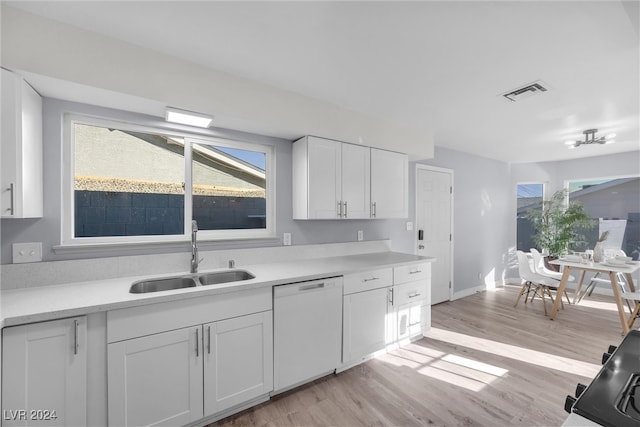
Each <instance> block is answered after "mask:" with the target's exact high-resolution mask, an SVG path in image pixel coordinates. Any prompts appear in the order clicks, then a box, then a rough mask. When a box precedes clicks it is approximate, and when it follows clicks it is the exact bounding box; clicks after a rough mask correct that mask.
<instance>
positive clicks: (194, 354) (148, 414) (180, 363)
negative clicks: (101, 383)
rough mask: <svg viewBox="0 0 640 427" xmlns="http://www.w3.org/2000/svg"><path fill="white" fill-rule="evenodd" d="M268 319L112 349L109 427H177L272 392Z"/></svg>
mask: <svg viewBox="0 0 640 427" xmlns="http://www.w3.org/2000/svg"><path fill="white" fill-rule="evenodd" d="M272 336H273V331H272V315H271V311H267V312H262V313H255V314H251V315H246V316H241V317H237V318H232V319H227V320H221V321H217V322H212V323H208V324H204V325H198V326H194V327H188V328H182V329H178V330H174V331H168V332H163V333H158V334H154V335H150V336H145V337H140V338H134V339H130V340H126V341H121V342H116V343H112V344H109V350H108V351H109V357H108V358H109V362H108V363H109V387H108V388H109V425H111V426H174V425H183V424H187V423H190V422H193V421H196V420H199V419H201V418H203V417H208V416H210V415H214V414H216V413H219V412H222V411H224V410H225V409H229V408H232V407H234V406H236V405H239V404H242V403H244V402H248V401H250V400H252V399H254V398H257V397H259V396H261V395H264V394H266V393H268V392H269V391H271V389H272V387H273V384H272V382H273V356H272V355H273V351H272V346H273V341H272Z"/></svg>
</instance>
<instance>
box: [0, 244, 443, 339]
mask: <svg viewBox="0 0 640 427" xmlns="http://www.w3.org/2000/svg"><path fill="white" fill-rule="evenodd" d="M433 261H435V259H434V258H430V257H421V256H417V255H411V254H404V253H397V252H376V253H369V254H362V255H348V256H339V257H327V258H314V259H307V260H302V261H300V260H297V261H295V262H278V263H269V264H253V265H239V266H236V268H235V269H237V270H247V271H250V272H251V273H252V274H253V275H255V276H256V277H255V279H251V280H245V281H240V282H232V283H225V284H220V285H215V286H197V287H194V288H185V289H176V290H170V291H161V292H151V293H147V294H131V293H129V287H130V286H131V283H133V282H134V281H137V280H142V279H148V278H152V277H153V278H156V277H171V276H176V275H182V274H185V275H187V274H189V273H188V272H187V271H185V272H176V273H166V274H159V275H157V276H149V275H145V276H133V277H121V278H116V279H105V280H95V281H85V282H76V283H69V284H64V285H55V286H42V287H35V288H24V289H12V290H6V291H1V292H0V301H1V304H2V306H1V307H0V327H5V326H12V325H19V324H24V323H33V322H40V321H46V320H53V319H61V318H64V317H71V316H80V315H85V314H90V313H98V312H102V311H107V310H114V309H118V308H125V307H132V306H137V305H146V304H154V303H159V302H164V301H172V300H180V299H186V298H194V297H198V296H201V295H214V294H219V293H227V292H238V291H244V290H250V289H256V288H260V287H265V286H274V285H280V284H284V283H292V282H298V281H303V280H314V279H319V278H322V277H330V276H340V275H344V274H349V273H357V272H361V271H366V270H371V269H375V268H384V267H392V266H399V265H407V264H415V263H418V262H433ZM220 270H222V269H218V270H203V271H200V272H199V274H202V273H207V272H213V271H220Z"/></svg>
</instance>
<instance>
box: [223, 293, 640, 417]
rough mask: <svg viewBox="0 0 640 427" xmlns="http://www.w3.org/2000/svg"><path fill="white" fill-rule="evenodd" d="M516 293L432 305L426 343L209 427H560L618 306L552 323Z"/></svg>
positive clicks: (609, 301) (609, 303) (564, 313)
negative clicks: (571, 396) (567, 402)
mask: <svg viewBox="0 0 640 427" xmlns="http://www.w3.org/2000/svg"><path fill="white" fill-rule="evenodd" d="M519 289H520V287H519V286H509V285H508V286H506V287H505V288H501V289H497V290H495V291H487V292H481V293H477V294H474V295H472V296H469V297H467V298H463V299H459V300H456V301H452V302H446V303H442V304H438V305H436V306H433V307H432V330H431V332H430V333H429V334H428V336H427V337H425V338H423V339H421V340H419V341H416V342H414V343H412V344H409V345H407V346H405V347H403V348H401V349H399V350H396V351H393V352H392V353H389V354H386V355H383V356H380V357H377V358H376V359H373V360H370V361H368V362H366V363H364V364H362V365H359V366H357V367H355V368H352V369H350V370H347V371H345V372H342V373H340V374H338V375H331V376H328V377H324V378H322V379H319V380H316V381H314V382H313V383H311V384H308V385H305V386H302V387H300V388H298V389H295V390H293V391H290V392H288V393H284V394H282V395H279V396H275V397H274V398H273V399H271V400H270V401H269V402H266V403H264V404H261V405H258V406H256V407H254V408H251V409H248V410H246V411H244V412H241V413H239V414H237V415H234V416H231V417H229V418H226V419H224V420H221V421H219V422H217V423H215V424H212V425H211V426H216V427H219V426H224V427H227V426H424V425H433V426H491V427H494V426H559V425H561V424H562V422H563V421H564V419H565V418H566V416H567V414H566V413H565V412H564V410H563V405H564V399H565V396H566V395H567V394H571V393H573V390H574V389H575V386H576V384H577V383H578V382H582V383H584V384H588V383H589V382H590V380H591V379H592V378H593V376H595V374H596V373H597V372H598V370H599V369H600V359H601V356H602V353H603V352H604V351H606V349H607V347H608V345H609V344H614V345H616V344H618V343H619V342H620V341H621V340H622V336H621V328H620V323H619V320H618V315H617V312H616V311H615V310H616V308H615V304H614V303H613V298H612V297H606V296H597V295H595V294H594V295H593V296H592V297H591V298H589V299H585V300H583V302H582V303H581V304H579V305H570V306H568V305H566V304H565V309H564V310H561V311H560V312H559V313H558V315H557V317H556V319H555V320H553V321H551V320H550V319H549V317H547V316H545V315H544V312H543V308H542V302H541V301H540V300H539V299H537V300H536V301H534V302H533V303H527V304H526V305H525V304H523V302H522V301H521V302H520V303H519V304H518V306H517V307H513V304H514V302H515V300H516V296H517V293H518V291H519ZM548 304H549V303H548ZM548 308H549V309H550V305H549V307H548ZM636 327H638V325H636Z"/></svg>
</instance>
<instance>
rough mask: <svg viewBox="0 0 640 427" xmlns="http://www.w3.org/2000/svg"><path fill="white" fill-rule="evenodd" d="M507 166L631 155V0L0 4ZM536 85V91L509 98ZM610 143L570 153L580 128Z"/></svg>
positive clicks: (635, 50) (639, 71)
mask: <svg viewBox="0 0 640 427" xmlns="http://www.w3.org/2000/svg"><path fill="white" fill-rule="evenodd" d="M4 3H5V4H7V5H9V6H11V7H15V8H17V9H22V10H24V11H26V12H30V13H34V14H37V15H42V16H45V17H49V18H51V19H54V20H58V21H62V22H65V23H68V24H70V25H74V26H77V27H80V28H83V29H85V30H89V31H94V32H97V33H100V34H103V35H106V36H109V37H113V38H116V39H121V40H124V41H128V42H130V43H132V44H135V45H139V46H142V47H145V48H149V49H152V50H155V51H158V52H162V53H165V54H168V55H172V56H175V57H179V58H181V59H184V60H187V61H191V62H194V63H198V64H201V65H204V66H207V67H210V68H213V69H217V70H221V71H224V72H228V73H230V74H234V75H238V76H241V77H246V78H249V79H253V80H257V81H260V82H263V83H265V84H268V85H271V86H274V87H277V88H281V89H286V90H290V91H294V92H297V93H300V94H302V95H306V96H309V97H313V98H318V99H322V100H324V101H328V102H331V103H333V104H335V105H338V106H340V107H345V108H350V109H353V110H357V111H360V112H363V113H367V114H371V115H373V116H376V117H381V118H384V119H386V120H391V121H393V122H396V123H398V124H402V125H406V126H410V127H413V128H417V129H424V130H426V131H429V132H432V133H433V135H434V140H435V144H436V146H439V147H445V148H449V149H453V150H458V151H463V152H468V153H472V154H476V155H480V156H484V157H488V158H493V159H497V160H501V161H507V162H531V161H545V160H564V159H572V158H580V157H590V156H598V155H603V154H611V153H619V152H629V151H637V150H639V149H640V108H639V104H640V77H639V76H640V43H639V40H640V36H639V29H638V22H639V21H640V17H639V15H640V7H639V3H638V1H632V2H620V1H616V0H610V1H564V2H560V1H492V2H491V1H473V2H471V1H468V2H465V1H410V2H399V1H388V2H384V1H344V2H329V1H318V2H314V1H297V2H296V1H287V2H272V1H257V2H249V1H234V2H222V1H195V2H187V1H139V2H138V1H123V2H119V1H118V2H116V1H84V2H77V1H71V2H61V1H46V2H38V1H27V2H13V1H5V2H4ZM534 81H542V82H543V84H544V86H545V87H546V88H547V89H548V90H547V91H546V92H542V93H540V94H538V95H535V96H532V97H529V98H527V99H522V100H520V101H517V102H512V101H509V100H507V99H505V98H504V97H503V96H501V95H502V94H504V93H506V92H509V91H511V90H513V89H517V88H519V87H521V86H524V85H526V84H528V83H531V82H534ZM590 128H597V129H599V130H600V131H599V134H602V135H604V134H608V133H612V132H614V133H616V134H617V137H616V141H617V142H616V143H615V144H612V145H591V146H581V147H579V148H577V149H574V150H569V149H567V148H566V146H565V145H564V141H566V140H576V139H582V136H583V135H582V131H583V130H585V129H590Z"/></svg>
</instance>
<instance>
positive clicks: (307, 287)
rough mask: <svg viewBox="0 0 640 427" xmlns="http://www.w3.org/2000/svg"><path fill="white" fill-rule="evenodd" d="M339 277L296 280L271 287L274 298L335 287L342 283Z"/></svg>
mask: <svg viewBox="0 0 640 427" xmlns="http://www.w3.org/2000/svg"><path fill="white" fill-rule="evenodd" d="M340 279H341V278H330V279H322V280H315V281H309V282H298V283H291V284H287V285H277V286H274V287H273V296H274V298H279V297H285V296H288V295H295V294H301V293H305V292H323V291H328V290H330V289H334V288H337V287H338V286H341V285H342V280H340Z"/></svg>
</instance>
